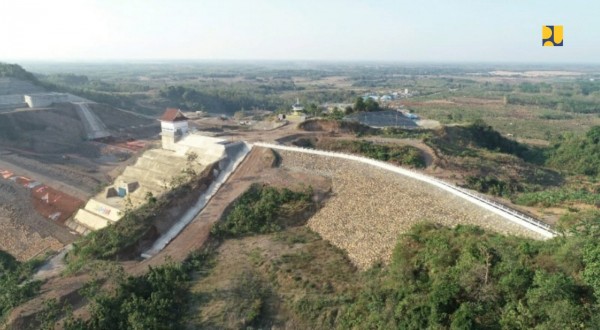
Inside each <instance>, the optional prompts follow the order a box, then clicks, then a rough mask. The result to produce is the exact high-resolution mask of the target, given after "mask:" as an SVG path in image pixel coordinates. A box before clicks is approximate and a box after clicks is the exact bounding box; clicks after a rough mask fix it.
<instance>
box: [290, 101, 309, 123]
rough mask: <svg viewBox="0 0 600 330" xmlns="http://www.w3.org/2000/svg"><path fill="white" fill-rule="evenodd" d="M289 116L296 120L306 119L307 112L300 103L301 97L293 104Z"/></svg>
mask: <svg viewBox="0 0 600 330" xmlns="http://www.w3.org/2000/svg"><path fill="white" fill-rule="evenodd" d="M288 118H289V119H291V120H296V121H298V120H299V121H305V120H306V113H305V111H304V107H303V106H302V104H300V100H299V99H296V103H294V104H293V105H292V113H291V114H290V115H289V116H288Z"/></svg>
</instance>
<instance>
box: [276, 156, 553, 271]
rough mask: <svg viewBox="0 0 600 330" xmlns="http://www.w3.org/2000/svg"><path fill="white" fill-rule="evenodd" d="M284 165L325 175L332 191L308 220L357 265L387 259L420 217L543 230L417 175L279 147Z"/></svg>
mask: <svg viewBox="0 0 600 330" xmlns="http://www.w3.org/2000/svg"><path fill="white" fill-rule="evenodd" d="M278 152H279V153H280V154H281V156H282V159H283V162H282V166H283V167H286V168H288V169H290V170H293V171H300V172H302V171H303V172H308V173H314V174H320V175H324V176H329V177H331V178H332V180H333V197H332V198H331V199H330V200H329V201H328V202H327V203H326V204H325V206H324V207H323V208H322V209H321V210H320V211H319V212H318V213H317V214H315V216H313V217H312V218H311V219H310V220H309V221H308V226H309V227H310V228H311V229H312V230H314V231H316V232H318V233H319V234H321V236H322V237H323V238H324V239H327V240H329V241H330V242H332V243H333V244H334V245H336V246H338V247H340V248H342V249H344V250H346V251H347V253H348V256H349V257H350V259H351V260H352V261H353V262H354V263H355V264H356V265H357V266H358V267H359V268H361V269H365V268H368V267H369V266H370V265H372V264H373V263H374V262H376V261H383V262H388V261H389V260H390V258H391V254H392V250H393V248H394V246H395V244H396V241H397V238H398V236H399V235H400V234H402V233H404V232H406V231H407V230H408V229H410V227H411V226H412V225H414V224H416V223H419V222H422V221H431V222H435V223H440V224H443V225H446V226H455V225H457V224H471V225H478V226H480V227H482V228H484V229H488V230H493V231H496V232H500V233H504V234H508V235H520V236H525V237H531V238H536V239H540V238H541V236H539V235H538V234H536V233H534V232H531V231H529V230H527V229H525V228H523V227H521V226H519V225H517V224H514V223H512V222H510V221H508V220H506V219H504V218H502V217H500V216H498V215H496V214H493V213H491V212H489V211H487V210H485V209H482V208H480V207H478V206H476V205H474V204H471V203H470V202H468V201H466V200H464V199H462V198H460V197H458V196H455V195H452V194H450V193H448V192H446V191H443V190H441V189H439V188H437V187H434V186H431V185H428V184H426V183H423V182H421V181H418V180H415V179H412V178H409V177H405V176H402V175H398V174H395V173H390V172H388V171H385V170H382V169H379V168H376V167H373V166H369V165H366V164H361V163H357V162H353V161H350V160H344V159H335V158H327V157H323V156H317V155H309V154H303V153H297V152H288V151H278Z"/></svg>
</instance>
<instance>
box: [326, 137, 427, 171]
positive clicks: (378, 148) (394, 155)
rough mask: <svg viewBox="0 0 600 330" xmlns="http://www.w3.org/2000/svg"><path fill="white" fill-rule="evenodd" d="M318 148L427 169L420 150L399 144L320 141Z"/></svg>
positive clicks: (360, 141)
mask: <svg viewBox="0 0 600 330" xmlns="http://www.w3.org/2000/svg"><path fill="white" fill-rule="evenodd" d="M316 147H317V148H319V149H324V150H331V151H337V152H349V153H354V154H358V155H362V156H366V157H369V158H373V159H378V160H382V161H386V162H390V163H394V164H399V165H407V166H412V167H425V160H424V159H423V155H421V151H420V150H419V149H418V148H415V147H413V146H407V145H397V144H377V143H373V142H370V141H366V140H334V139H320V140H319V141H317V143H316Z"/></svg>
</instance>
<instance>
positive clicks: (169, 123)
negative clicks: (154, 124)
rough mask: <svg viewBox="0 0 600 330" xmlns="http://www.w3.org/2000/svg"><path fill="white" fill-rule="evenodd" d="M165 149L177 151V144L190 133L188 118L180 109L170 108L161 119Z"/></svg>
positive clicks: (161, 133)
mask: <svg viewBox="0 0 600 330" xmlns="http://www.w3.org/2000/svg"><path fill="white" fill-rule="evenodd" d="M159 120H160V130H161V132H160V135H161V137H162V145H163V149H167V150H173V151H174V150H175V149H174V148H175V143H176V142H177V141H179V140H180V139H181V138H182V137H183V136H184V135H186V134H187V133H188V130H189V128H188V118H187V117H186V116H184V115H183V112H181V110H179V109H173V108H169V109H167V111H165V113H164V114H163V115H162V117H160V119H159Z"/></svg>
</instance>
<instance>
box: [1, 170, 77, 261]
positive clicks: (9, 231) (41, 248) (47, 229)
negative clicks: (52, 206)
mask: <svg viewBox="0 0 600 330" xmlns="http://www.w3.org/2000/svg"><path fill="white" fill-rule="evenodd" d="M0 228H2V230H0V249H2V250H4V251H6V252H8V253H10V254H12V255H13V256H15V258H17V259H18V260H21V261H24V260H29V259H31V258H32V257H34V256H37V255H41V254H44V253H45V252H46V251H52V250H54V251H58V250H59V249H61V248H62V247H63V246H64V245H65V244H68V243H70V242H72V241H73V240H75V238H76V236H75V235H73V234H71V233H70V232H69V231H68V229H67V228H65V227H63V226H61V225H59V224H57V223H54V222H53V221H52V220H50V219H46V218H44V217H42V216H41V215H39V214H38V213H37V212H36V211H35V210H34V208H33V206H32V205H31V201H30V196H29V192H28V190H26V189H25V188H23V187H20V186H18V185H17V184H15V183H12V182H6V181H0Z"/></svg>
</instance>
